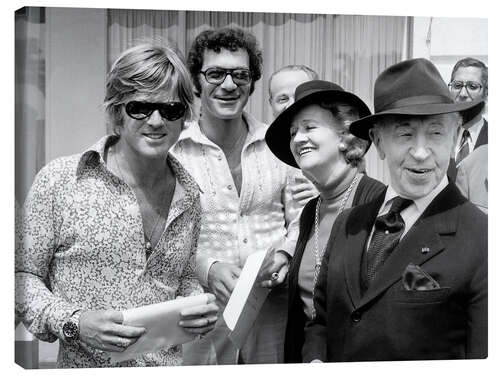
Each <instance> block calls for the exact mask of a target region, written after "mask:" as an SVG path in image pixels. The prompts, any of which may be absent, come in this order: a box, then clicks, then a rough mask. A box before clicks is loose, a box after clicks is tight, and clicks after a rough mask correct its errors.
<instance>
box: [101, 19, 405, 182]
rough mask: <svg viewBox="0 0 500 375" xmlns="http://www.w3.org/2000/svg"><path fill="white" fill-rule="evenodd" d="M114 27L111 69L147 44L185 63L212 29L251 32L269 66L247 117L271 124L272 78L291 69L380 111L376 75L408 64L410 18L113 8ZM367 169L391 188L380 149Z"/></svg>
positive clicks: (110, 43)
mask: <svg viewBox="0 0 500 375" xmlns="http://www.w3.org/2000/svg"><path fill="white" fill-rule="evenodd" d="M108 21H109V29H108V64H109V66H111V64H112V62H113V61H114V60H115V59H116V58H117V57H118V55H119V54H120V53H121V52H122V51H124V50H125V49H127V48H129V47H130V46H132V45H134V44H136V43H137V42H140V41H141V40H144V39H148V38H155V39H158V40H163V41H169V42H173V43H175V44H176V45H177V47H178V48H179V50H180V51H181V52H182V53H183V54H184V55H185V56H186V54H187V51H188V50H189V46H190V44H191V43H192V41H193V39H194V38H195V37H196V35H197V34H198V33H200V32H201V31H203V30H206V29H208V28H217V27H225V26H236V27H241V28H243V29H245V30H248V31H250V32H252V33H253V34H254V35H255V36H256V38H257V40H258V41H259V43H260V46H261V48H262V50H263V56H264V67H263V76H262V79H261V80H260V81H259V82H257V84H256V86H255V91H254V93H253V95H252V96H251V97H250V100H249V103H248V105H247V107H246V110H247V111H248V112H250V113H251V114H252V115H254V116H255V117H256V118H258V119H260V120H262V121H264V122H266V123H270V122H271V121H272V116H271V109H270V107H269V104H268V79H269V77H270V75H271V74H272V73H273V72H274V71H275V70H277V69H279V68H280V67H282V66H284V65H288V64H304V65H307V66H309V67H311V68H312V69H314V70H315V71H316V72H318V74H319V76H320V78H322V79H326V80H330V81H333V82H336V83H338V84H340V85H341V86H342V87H344V89H346V90H349V91H352V92H354V93H356V94H357V95H358V96H360V97H361V98H362V99H363V100H365V101H366V103H367V104H368V105H369V106H370V108H372V109H373V84H374V82H375V79H376V77H377V75H378V74H379V73H380V72H381V71H382V70H384V69H385V68H387V67H388V66H390V65H392V64H394V63H396V62H398V61H401V60H402V59H404V58H406V57H407V55H406V45H407V38H408V32H407V29H408V18H407V17H395V16H357V15H356V16H354V15H334V14H290V13H250V12H209V11H206V12H205V11H174V10H171V11H170V10H125V9H110V10H109V11H108ZM366 168H367V172H368V174H369V175H370V176H372V177H375V178H378V179H380V180H382V181H385V182H388V181H389V180H388V172H387V170H386V168H385V166H384V163H383V162H381V161H380V160H379V159H378V157H377V156H376V152H375V149H374V148H371V149H370V151H369V152H368V154H367V157H366Z"/></svg>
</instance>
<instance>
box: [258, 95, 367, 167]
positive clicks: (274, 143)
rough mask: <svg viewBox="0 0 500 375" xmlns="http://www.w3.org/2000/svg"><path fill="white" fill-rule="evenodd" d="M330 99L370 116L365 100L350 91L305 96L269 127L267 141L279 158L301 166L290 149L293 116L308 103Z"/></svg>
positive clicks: (287, 162)
mask: <svg viewBox="0 0 500 375" xmlns="http://www.w3.org/2000/svg"><path fill="white" fill-rule="evenodd" d="M329 100H331V101H333V100H334V101H339V102H344V103H349V104H351V105H353V106H355V107H356V108H358V111H359V116H360V117H365V116H369V115H370V114H371V111H370V109H369V108H368V106H367V105H366V104H365V102H363V100H361V99H360V98H358V97H357V96H356V95H355V94H352V93H350V92H348V91H341V90H332V89H328V90H318V91H315V92H314V93H311V94H309V95H307V96H304V97H303V98H300V99H299V100H297V101H295V102H294V103H293V104H292V105H290V107H288V108H287V109H285V110H284V111H283V112H281V113H280V114H279V115H278V117H276V119H275V120H274V121H273V122H272V123H271V125H270V126H269V128H268V129H267V132H266V137H265V139H266V143H267V145H268V147H269V149H270V150H271V151H272V153H273V154H274V155H275V156H276V157H277V158H278V159H280V160H281V161H282V162H284V163H286V164H288V165H290V166H292V167H294V168H299V166H298V165H297V162H296V161H295V158H294V157H293V154H292V151H291V150H290V127H291V125H292V123H291V120H292V117H293V116H294V115H295V114H296V113H297V112H298V111H299V110H301V109H302V108H304V107H305V106H307V105H310V104H315V103H318V102H320V101H329Z"/></svg>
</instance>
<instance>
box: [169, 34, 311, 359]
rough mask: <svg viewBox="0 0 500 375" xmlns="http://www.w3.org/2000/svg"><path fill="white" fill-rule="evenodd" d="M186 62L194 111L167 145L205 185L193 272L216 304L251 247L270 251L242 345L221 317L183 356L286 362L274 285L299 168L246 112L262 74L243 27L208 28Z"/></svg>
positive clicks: (278, 290)
mask: <svg viewBox="0 0 500 375" xmlns="http://www.w3.org/2000/svg"><path fill="white" fill-rule="evenodd" d="M188 67H189V70H190V72H191V76H192V78H193V82H194V86H195V93H196V95H197V96H198V97H199V98H200V102H201V108H200V115H199V120H198V121H197V122H191V123H189V124H187V127H186V129H185V131H184V132H183V133H182V134H181V136H180V138H179V142H178V143H177V144H176V145H175V146H174V148H173V153H174V154H175V155H176V157H178V158H179V160H180V161H181V162H182V164H183V166H185V167H186V169H187V170H188V171H189V172H190V174H191V175H192V176H193V177H194V178H195V180H196V181H197V183H198V184H199V185H200V188H201V190H202V191H203V193H202V194H201V204H202V223H201V233H200V240H199V243H198V255H197V276H198V278H199V280H200V282H201V284H202V285H203V287H204V288H205V290H211V291H212V292H213V293H214V294H215V295H216V297H217V302H218V304H219V306H220V307H221V308H220V311H221V312H222V311H223V310H224V307H225V305H226V304H227V301H228V299H229V297H230V295H231V293H232V291H233V288H234V287H235V284H236V282H237V280H238V277H239V275H240V272H241V269H242V268H243V266H244V264H245V261H246V259H247V257H248V255H250V254H251V253H253V252H255V251H257V250H266V249H269V248H270V247H273V248H274V251H272V252H270V255H269V257H268V262H266V264H267V265H268V266H267V267H266V270H265V272H264V273H263V274H264V277H263V280H265V281H263V284H264V285H265V286H266V287H272V290H271V292H270V294H269V295H268V297H267V299H266V302H265V303H264V305H263V307H262V309H261V310H260V314H259V317H258V319H257V321H256V323H255V326H254V328H253V329H252V332H251V333H250V334H249V336H248V337H247V339H246V342H245V344H244V345H243V347H242V348H236V347H235V346H234V345H233V344H232V343H231V341H230V340H229V338H228V337H227V336H228V334H229V329H228V328H227V327H226V325H225V324H224V322H223V319H220V320H219V325H218V326H217V327H216V328H215V330H214V333H213V334H210V335H207V336H206V337H204V338H203V339H201V340H199V341H198V342H197V343H194V344H192V345H191V344H190V345H186V346H185V347H184V351H183V356H184V364H185V365H193V364H236V363H278V362H282V361H283V341H284V327H285V324H286V321H285V317H286V308H287V301H286V289H285V288H283V287H281V286H280V284H281V283H282V282H283V281H284V279H285V276H286V273H287V271H288V260H289V259H290V258H291V256H292V255H293V251H294V250H295V244H296V240H297V235H298V214H299V212H300V208H301V206H300V204H298V203H297V202H296V201H295V200H294V199H293V197H292V192H291V185H292V184H294V183H295V182H294V181H295V177H296V176H297V175H298V172H297V171H296V170H293V168H291V167H288V166H286V165H285V164H284V163H282V162H280V161H279V160H278V159H277V158H276V157H275V156H274V155H273V154H272V153H271V151H270V150H269V149H268V147H267V145H266V142H265V139H264V136H265V132H266V130H267V126H266V125H265V124H263V123H260V122H259V121H257V120H256V119H255V118H253V117H252V116H251V115H250V114H248V113H247V112H245V111H244V108H245V105H246V104H247V101H248V98H249V97H250V95H251V94H252V92H253V90H254V85H255V82H256V81H258V80H259V79H260V78H261V75H262V53H261V51H260V50H259V48H258V45H257V41H256V39H255V37H254V36H253V35H252V34H250V33H248V32H245V31H243V30H241V29H237V28H223V29H217V30H207V31H204V32H202V33H200V34H199V35H198V36H197V37H196V38H195V40H194V42H193V44H192V46H191V49H190V51H189V55H188ZM271 275H273V278H272V280H271Z"/></svg>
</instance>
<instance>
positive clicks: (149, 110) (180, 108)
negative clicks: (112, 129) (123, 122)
mask: <svg viewBox="0 0 500 375" xmlns="http://www.w3.org/2000/svg"><path fill="white" fill-rule="evenodd" d="M186 109H187V107H186V105H185V104H183V103H181V102H166V103H150V102H137V101H133V102H128V103H127V104H126V105H125V112H127V115H129V116H130V117H132V118H133V119H135V120H144V119H145V118H147V117H149V116H151V115H152V114H153V112H154V111H156V110H158V112H160V115H161V117H163V118H164V119H165V120H168V121H175V120H178V119H180V118H181V117H182V116H184V114H185V113H186Z"/></svg>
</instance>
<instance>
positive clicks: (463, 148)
mask: <svg viewBox="0 0 500 375" xmlns="http://www.w3.org/2000/svg"><path fill="white" fill-rule="evenodd" d="M469 138H470V133H469V131H468V130H467V129H465V130H464V132H463V133H462V140H461V141H460V148H459V149H458V153H457V157H456V158H455V162H456V164H457V165H458V163H460V162H461V161H462V160H463V159H464V158H465V157H466V156H467V155H469V142H468V139H469Z"/></svg>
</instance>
